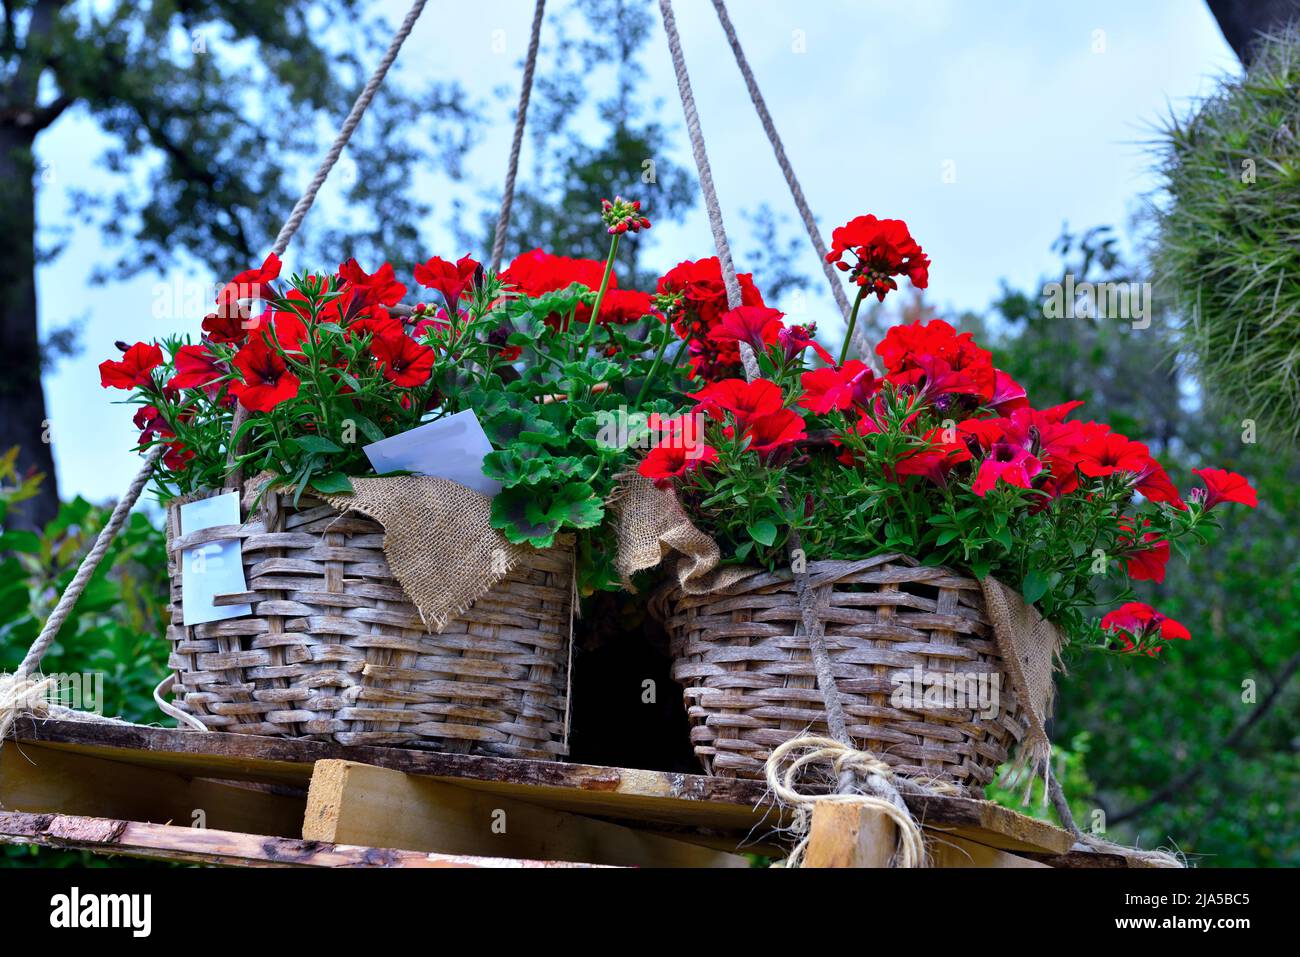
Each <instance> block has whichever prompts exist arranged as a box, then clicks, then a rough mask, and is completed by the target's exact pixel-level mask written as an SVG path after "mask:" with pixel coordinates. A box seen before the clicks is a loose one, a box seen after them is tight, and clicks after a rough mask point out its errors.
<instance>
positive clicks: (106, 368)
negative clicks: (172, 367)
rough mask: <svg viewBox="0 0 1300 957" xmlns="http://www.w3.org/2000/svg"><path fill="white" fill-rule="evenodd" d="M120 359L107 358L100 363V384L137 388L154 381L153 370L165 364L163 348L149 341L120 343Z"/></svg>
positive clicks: (119, 387)
mask: <svg viewBox="0 0 1300 957" xmlns="http://www.w3.org/2000/svg"><path fill="white" fill-rule="evenodd" d="M119 347H120V348H121V349H122V352H123V356H122V358H121V359H120V360H117V361H114V360H113V359H105V360H104V361H103V362H101V363H100V364H99V384H100V385H101V386H103V387H104V388H105V389H135V388H138V387H140V386H142V385H148V384H149V383H150V382H152V381H153V370H154V369H156V368H158V367H159V366H160V365H162V364H163V354H162V350H161V349H159V348H158V347H157V346H156V345H154V344H153V343H149V342H137V343H136V344H135V345H133V346H129V347H128V346H126V345H125V344H120V346H119Z"/></svg>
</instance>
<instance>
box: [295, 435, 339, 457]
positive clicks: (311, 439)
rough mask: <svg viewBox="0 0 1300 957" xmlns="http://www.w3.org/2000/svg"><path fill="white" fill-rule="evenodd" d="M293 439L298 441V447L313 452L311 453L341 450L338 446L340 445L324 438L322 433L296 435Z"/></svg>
mask: <svg viewBox="0 0 1300 957" xmlns="http://www.w3.org/2000/svg"><path fill="white" fill-rule="evenodd" d="M293 441H295V442H297V443H298V446H299V447H300V448H301V449H302V450H303V451H304V452H313V453H322V454H323V453H328V452H342V451H343V449H342V447H340V446H339V445H337V444H336V443H334V442H332V441H330V440H329V439H327V438H325V436H323V435H299V436H296V437H295V438H294V439H293Z"/></svg>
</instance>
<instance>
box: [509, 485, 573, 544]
mask: <svg viewBox="0 0 1300 957" xmlns="http://www.w3.org/2000/svg"><path fill="white" fill-rule="evenodd" d="M536 500H537V493H536V491H535V490H534V489H530V488H523V487H520V488H511V489H506V490H505V491H503V492H501V493H500V494H499V495H497V496H496V497H495V498H493V499H492V527H493V528H496V529H499V530H500V531H501V533H502V534H503V535H505V537H506V541H508V542H510V543H511V544H514V545H532V546H533V547H534V548H549V547H550V546H551V545H552V544H554V543H555V533H556V531H558V530H559V527H560V525H559V522H555V521H550V520H547V519H544V518H537V517H530V511H534V509H535V506H536ZM534 515H535V511H534Z"/></svg>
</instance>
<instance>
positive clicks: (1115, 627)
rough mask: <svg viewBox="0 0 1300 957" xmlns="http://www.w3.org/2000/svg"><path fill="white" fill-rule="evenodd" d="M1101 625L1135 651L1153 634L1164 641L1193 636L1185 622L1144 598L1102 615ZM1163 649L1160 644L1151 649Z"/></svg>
mask: <svg viewBox="0 0 1300 957" xmlns="http://www.w3.org/2000/svg"><path fill="white" fill-rule="evenodd" d="M1101 627H1102V628H1104V629H1106V630H1107V631H1109V632H1112V633H1113V634H1114V635H1115V637H1116V638H1118V639H1119V640H1120V641H1122V642H1124V650H1126V651H1131V650H1133V649H1134V648H1136V647H1137V646H1138V645H1139V644H1141V643H1142V642H1143V641H1144V640H1150V639H1152V638H1155V639H1158V640H1163V641H1190V640H1191V638H1192V635H1191V633H1190V632H1189V631H1188V630H1187V629H1186V628H1185V627H1183V625H1182V624H1180V623H1179V622H1177V621H1174V620H1173V619H1172V618H1167V617H1165V616H1164V615H1162V614H1161V613H1160V612H1158V611H1156V610H1155V609H1154V608H1152V607H1151V606H1150V605H1146V604H1143V603H1142V602H1140V601H1131V602H1129V603H1128V604H1126V605H1121V606H1120V607H1119V608H1117V609H1115V610H1114V611H1112V612H1110V613H1109V614H1107V615H1106V616H1105V617H1104V618H1102V620H1101ZM1159 651H1160V646H1159V645H1156V646H1153V647H1151V649H1150V653H1152V654H1154V653H1156V652H1159Z"/></svg>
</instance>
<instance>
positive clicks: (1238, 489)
mask: <svg viewBox="0 0 1300 957" xmlns="http://www.w3.org/2000/svg"><path fill="white" fill-rule="evenodd" d="M1192 472H1193V473H1195V474H1196V475H1199V476H1200V477H1201V481H1202V482H1204V483H1205V491H1204V493H1203V495H1204V499H1205V509H1206V511H1209V510H1210V509H1212V508H1214V506H1216V505H1218V504H1219V503H1220V502H1237V503H1238V504H1240V505H1245V506H1247V507H1249V508H1255V507H1256V506H1257V505H1259V498H1258V497H1257V496H1256V494H1255V490H1254V489H1253V488H1252V487H1251V485H1250V482H1248V481H1247V480H1246V477H1245V476H1244V475H1238V474H1237V473H1236V472H1225V471H1224V470H1223V469H1192ZM1201 495H1202V493H1201V492H1200V491H1199V490H1198V491H1197V497H1198V498H1199V497H1201Z"/></svg>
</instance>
